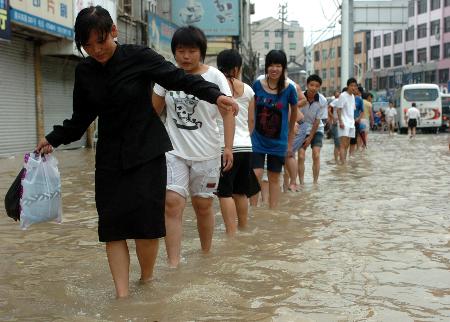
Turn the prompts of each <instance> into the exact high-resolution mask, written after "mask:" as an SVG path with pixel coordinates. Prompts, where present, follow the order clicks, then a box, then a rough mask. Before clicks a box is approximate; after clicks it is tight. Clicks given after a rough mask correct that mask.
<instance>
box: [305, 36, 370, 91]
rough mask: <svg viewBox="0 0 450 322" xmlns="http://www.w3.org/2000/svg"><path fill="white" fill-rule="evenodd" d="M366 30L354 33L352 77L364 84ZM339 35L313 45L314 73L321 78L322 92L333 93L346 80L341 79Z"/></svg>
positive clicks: (342, 85) (343, 84)
mask: <svg viewBox="0 0 450 322" xmlns="http://www.w3.org/2000/svg"><path fill="white" fill-rule="evenodd" d="M366 37H367V36H366V32H364V31H361V32H356V33H355V34H354V58H353V59H354V68H353V70H354V77H355V78H356V80H357V81H358V83H359V84H364V81H365V71H366V70H367V49H368V48H367V41H366ZM341 42H342V39H341V36H340V35H339V36H335V37H333V38H330V39H327V40H324V41H321V42H320V43H317V44H315V45H314V49H313V60H314V73H315V74H317V75H319V76H320V77H321V78H322V93H323V94H324V95H327V96H331V95H333V92H334V90H336V89H339V90H341V89H342V88H343V87H345V85H346V82H347V80H343V81H341V50H342V49H341Z"/></svg>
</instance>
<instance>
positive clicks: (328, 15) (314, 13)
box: [252, 0, 342, 45]
mask: <svg viewBox="0 0 450 322" xmlns="http://www.w3.org/2000/svg"><path fill="white" fill-rule="evenodd" d="M252 2H253V3H254V4H255V14H254V15H252V21H257V20H260V19H263V18H266V17H274V18H277V16H278V6H279V4H284V3H286V4H287V19H288V20H297V21H298V22H299V23H300V26H302V27H303V29H304V30H305V34H304V39H305V45H309V44H311V41H312V42H314V43H317V42H318V41H320V40H324V39H327V38H330V37H332V36H334V35H338V34H340V33H341V25H340V24H339V20H340V18H338V19H337V20H336V22H335V23H334V24H335V28H332V29H327V27H328V26H330V24H332V22H333V21H334V18H335V17H337V16H338V13H337V11H338V9H337V6H338V5H339V4H340V3H341V2H342V0H252ZM339 16H340V12H339ZM324 30H326V33H325V34H323V31H324Z"/></svg>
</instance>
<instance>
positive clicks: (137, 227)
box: [36, 6, 414, 297]
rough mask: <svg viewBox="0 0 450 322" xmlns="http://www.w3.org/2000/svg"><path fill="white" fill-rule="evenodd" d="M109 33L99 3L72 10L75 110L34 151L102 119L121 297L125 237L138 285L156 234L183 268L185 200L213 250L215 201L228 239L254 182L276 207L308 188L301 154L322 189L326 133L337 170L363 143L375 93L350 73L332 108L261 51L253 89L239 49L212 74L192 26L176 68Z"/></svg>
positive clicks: (102, 155) (241, 222)
mask: <svg viewBox="0 0 450 322" xmlns="http://www.w3.org/2000/svg"><path fill="white" fill-rule="evenodd" d="M117 34H118V30H117V28H116V26H115V25H114V24H113V21H112V19H111V17H110V15H109V13H108V11H106V10H105V9H103V8H102V7H100V6H97V7H89V8H86V9H83V10H81V11H80V13H79V14H78V16H77V18H76V23H75V42H76V45H77V48H78V49H79V50H80V53H81V48H83V49H84V51H85V52H86V53H87V54H88V55H89V57H87V58H85V59H83V60H82V61H81V62H80V63H79V65H78V67H77V69H76V73H75V85H74V97H73V103H74V105H73V115H72V118H71V119H68V120H65V121H64V123H63V124H62V125H59V126H55V127H54V130H53V131H52V132H51V133H49V134H48V135H47V136H46V137H45V138H42V139H41V141H40V142H39V144H38V145H37V147H36V150H37V151H39V152H40V153H50V152H52V151H53V148H56V147H58V146H59V145H61V144H68V143H70V142H72V141H75V140H78V139H79V138H80V137H81V136H82V135H83V133H84V132H85V130H86V129H87V128H88V126H89V125H90V124H91V123H92V122H93V121H94V120H95V119H96V118H97V117H98V142H97V152H96V173H95V186H96V188H95V190H96V197H95V198H96V206H97V211H98V215H99V223H98V234H99V240H100V241H102V242H105V243H106V253H107V257H108V262H109V266H110V269H111V273H112V276H113V280H114V283H115V287H116V294H117V297H126V296H128V294H129V293H128V288H129V267H130V254H129V249H128V244H127V240H128V239H134V240H135V242H136V253H137V257H138V260H139V264H140V269H141V278H140V280H141V282H142V283H146V282H148V281H150V280H151V279H152V276H153V269H154V265H155V262H156V257H157V253H158V248H159V246H158V245H159V244H158V240H159V238H163V237H164V239H165V246H166V247H165V248H166V251H167V258H168V265H169V266H170V267H177V266H178V265H179V264H180V260H181V249H182V236H183V233H182V232H183V213H184V210H185V208H186V204H187V201H188V198H190V200H191V202H192V206H193V209H194V211H195V214H196V219H197V228H198V234H199V237H200V244H201V251H203V252H209V251H210V249H211V247H212V240H213V232H214V227H215V223H214V212H213V200H214V196H215V195H217V197H218V199H219V203H220V209H221V212H222V216H223V221H224V223H225V227H226V233H227V235H229V236H234V235H235V234H236V232H237V230H238V229H245V227H246V225H247V218H248V209H249V205H251V206H257V205H258V204H260V203H261V199H262V197H261V196H260V195H264V196H266V193H262V194H261V193H260V190H261V188H262V187H263V188H264V187H265V186H266V185H267V186H268V188H267V197H266V201H267V204H268V206H269V207H270V208H276V207H277V206H278V202H279V198H280V193H281V186H284V188H285V191H292V192H296V191H298V190H299V189H300V187H301V186H302V185H304V182H305V178H304V177H305V159H306V158H307V155H308V153H307V151H308V150H310V151H311V155H312V173H313V182H314V183H315V184H316V183H318V181H319V173H320V151H321V148H322V145H323V140H324V136H325V126H327V127H329V128H330V131H331V133H332V136H333V140H334V145H335V151H334V156H335V160H336V162H337V163H342V164H344V163H345V162H346V160H347V159H348V155H349V154H350V155H351V154H353V153H355V151H356V150H357V149H358V148H359V149H363V148H364V147H365V146H367V142H368V129H369V127H371V125H372V124H373V113H372V111H371V98H372V96H371V94H369V93H364V91H363V89H362V88H361V87H358V84H357V81H356V80H355V79H354V78H350V79H349V80H348V81H347V86H346V87H345V88H344V89H343V90H342V92H341V91H336V93H335V99H334V100H333V101H332V102H331V103H330V104H328V102H327V99H326V98H325V97H324V95H322V94H321V93H320V87H321V85H322V80H321V78H320V77H319V76H318V75H311V76H309V77H308V79H307V82H306V88H305V90H304V91H303V90H302V89H301V88H300V86H299V85H298V84H296V83H294V82H293V81H291V80H290V79H288V78H287V77H286V75H287V58H286V55H285V53H284V52H283V51H281V50H272V51H270V52H269V53H268V54H267V56H266V58H265V69H264V75H261V76H260V77H258V79H257V80H255V82H254V83H253V86H249V85H247V84H245V83H243V82H242V81H241V80H240V74H241V70H242V69H241V68H242V58H241V56H240V55H239V53H238V52H237V51H235V50H231V49H230V50H225V51H223V52H221V53H220V54H219V55H218V56H217V68H215V67H213V66H209V65H207V64H205V63H204V60H205V56H206V50H207V39H206V37H205V35H204V33H203V32H202V30H200V29H198V28H196V27H192V26H188V27H181V28H179V29H178V30H176V32H175V34H174V35H173V38H172V43H171V48H172V53H173V55H174V58H175V61H176V63H177V67H175V66H174V65H173V64H171V63H169V62H167V61H166V60H165V59H164V58H162V57H161V56H160V55H158V54H157V53H156V52H154V51H153V50H151V49H149V48H146V47H142V46H137V45H121V44H118V43H117V42H115V41H114V39H115V38H116V37H117ZM150 90H151V95H149V91H150ZM413 117H414V114H413V113H411V115H410V119H411V120H412V119H413ZM412 135H414V134H412ZM283 169H284V171H283ZM283 172H284V183H283V184H281V174H282V173H283ZM266 182H268V184H266ZM263 190H264V189H263ZM263 192H264V191H263Z"/></svg>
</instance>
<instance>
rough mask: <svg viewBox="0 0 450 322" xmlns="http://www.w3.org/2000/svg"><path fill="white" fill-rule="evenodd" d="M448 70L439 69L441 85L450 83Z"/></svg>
mask: <svg viewBox="0 0 450 322" xmlns="http://www.w3.org/2000/svg"><path fill="white" fill-rule="evenodd" d="M448 76H449V73H448V68H445V69H439V83H447V82H448Z"/></svg>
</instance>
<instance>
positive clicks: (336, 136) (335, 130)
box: [331, 124, 341, 148]
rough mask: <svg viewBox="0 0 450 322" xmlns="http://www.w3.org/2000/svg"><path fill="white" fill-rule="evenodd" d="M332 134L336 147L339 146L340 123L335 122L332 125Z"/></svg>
mask: <svg viewBox="0 0 450 322" xmlns="http://www.w3.org/2000/svg"><path fill="white" fill-rule="evenodd" d="M331 135H332V136H333V141H334V146H335V147H336V148H339V147H340V146H341V141H339V134H338V125H337V124H333V125H332V126H331Z"/></svg>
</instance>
